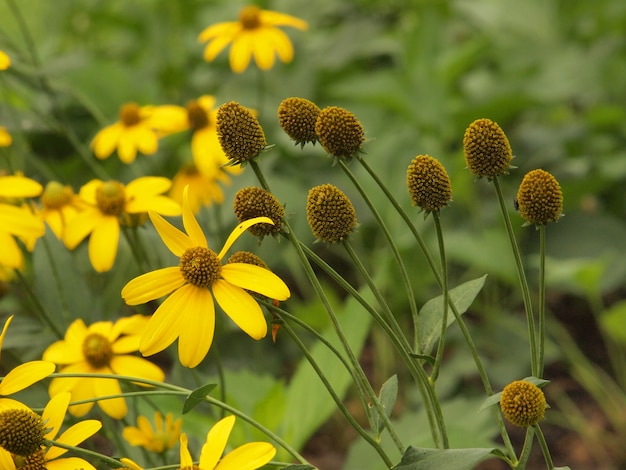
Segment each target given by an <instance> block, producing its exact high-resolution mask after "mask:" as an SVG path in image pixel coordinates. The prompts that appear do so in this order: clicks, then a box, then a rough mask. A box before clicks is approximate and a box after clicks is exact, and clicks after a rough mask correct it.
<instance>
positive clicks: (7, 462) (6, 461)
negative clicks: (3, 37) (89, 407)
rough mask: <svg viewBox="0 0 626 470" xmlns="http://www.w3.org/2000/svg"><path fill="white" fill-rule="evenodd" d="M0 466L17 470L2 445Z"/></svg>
mask: <svg viewBox="0 0 626 470" xmlns="http://www.w3.org/2000/svg"><path fill="white" fill-rule="evenodd" d="M0 52H2V51H0ZM0 468H2V469H4V470H16V468H15V462H13V457H11V454H10V452H9V451H8V450H4V447H0Z"/></svg>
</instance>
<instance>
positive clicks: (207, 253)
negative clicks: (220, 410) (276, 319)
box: [122, 188, 290, 367]
mask: <svg viewBox="0 0 626 470" xmlns="http://www.w3.org/2000/svg"><path fill="white" fill-rule="evenodd" d="M149 215H150V219H151V220H152V223H153V224H154V226H155V228H156V229H157V232H159V235H160V236H161V239H162V240H163V242H164V243H165V245H166V246H167V247H168V248H169V249H170V251H171V252H172V253H174V254H175V255H176V256H178V257H179V258H180V263H179V265H178V266H172V267H169V268H163V269H158V270H156V271H152V272H150V273H146V274H143V275H141V276H138V277H136V278H135V279H133V280H131V281H130V282H128V284H126V285H125V286H124V288H123V289H122V297H123V298H124V300H125V301H126V303H127V304H128V305H138V304H142V303H145V302H149V301H151V300H155V299H158V298H160V297H163V296H165V295H168V294H171V295H170V296H169V297H168V298H167V299H166V300H165V301H164V302H163V303H162V304H161V305H160V306H159V308H158V309H157V310H156V312H154V315H153V316H152V318H151V319H150V322H149V324H148V326H147V328H146V330H145V331H144V335H143V337H142V339H141V344H140V347H139V350H140V351H141V353H142V354H143V355H145V356H150V355H152V354H155V353H157V352H159V351H163V350H164V349H165V348H167V347H168V346H169V345H170V344H172V343H173V342H174V341H175V340H176V338H179V340H178V356H179V358H180V362H181V363H182V364H183V365H184V366H186V367H195V366H197V365H198V364H199V363H200V361H202V359H204V357H205V356H206V355H207V353H208V352H209V348H210V347H211V343H212V342H213V334H214V331H215V305H214V302H213V298H214V297H215V300H216V301H217V303H218V304H219V306H220V307H221V308H222V310H224V312H225V313H226V314H227V315H228V316H229V317H230V318H231V319H232V320H233V322H235V324H236V325H237V326H238V327H239V328H241V329H242V330H243V331H245V332H246V333H247V334H248V335H249V336H251V337H252V338H254V339H261V338H263V337H265V335H266V334H267V322H266V321H265V318H264V316H263V312H262V310H261V307H260V306H259V305H258V304H257V302H256V301H255V300H254V298H253V297H252V296H251V295H250V294H248V293H247V292H246V290H249V291H252V292H257V293H259V294H262V295H265V296H266V297H269V298H271V299H277V300H286V299H287V298H289V295H290V293H289V288H288V287H287V286H286V285H285V283H284V282H283V281H282V280H281V279H280V278H279V277H278V276H276V275H275V274H273V273H272V272H270V271H268V270H267V269H263V268H260V267H258V266H252V265H249V264H244V263H229V264H225V265H222V259H223V258H224V255H225V254H226V252H227V251H228V250H229V249H230V247H231V246H232V244H233V243H234V242H235V240H237V238H239V236H240V235H241V234H242V233H243V232H245V231H246V230H247V229H248V227H251V226H252V225H254V224H257V223H260V222H265V223H272V221H271V220H270V219H268V218H267V217H257V218H254V219H251V220H248V221H246V222H243V223H241V224H239V225H238V226H237V227H236V228H235V229H234V230H233V231H232V232H231V234H230V236H229V237H228V239H227V240H226V243H224V246H223V247H222V249H221V251H220V252H219V253H217V254H216V253H215V252H214V251H213V250H211V249H210V248H209V247H208V245H207V241H206V238H205V236H204V233H203V232H202V229H201V228H200V224H199V223H198V221H197V220H196V218H195V217H194V215H193V211H192V210H191V206H190V204H189V188H186V189H185V191H184V193H183V225H184V227H185V231H186V232H187V234H185V233H183V232H181V231H180V230H178V229H177V228H176V227H174V226H173V225H171V224H169V223H168V222H166V221H165V219H163V217H161V216H160V215H158V214H157V213H155V212H150V213H149Z"/></svg>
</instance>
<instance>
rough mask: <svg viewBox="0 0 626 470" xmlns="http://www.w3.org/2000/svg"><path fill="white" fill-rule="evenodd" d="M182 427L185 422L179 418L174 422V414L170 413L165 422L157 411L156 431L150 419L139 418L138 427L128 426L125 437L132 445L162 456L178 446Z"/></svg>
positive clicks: (155, 417) (125, 429) (155, 415)
mask: <svg viewBox="0 0 626 470" xmlns="http://www.w3.org/2000/svg"><path fill="white" fill-rule="evenodd" d="M182 425H183V420H182V419H180V418H178V419H177V420H176V421H174V416H173V415H172V413H168V414H167V415H166V416H165V422H163V415H162V414H161V412H160V411H157V412H155V413H154V429H153V428H152V424H151V423H150V421H148V418H146V417H145V416H139V417H138V418H137V427H134V426H126V427H125V428H124V431H123V436H124V439H126V440H127V441H128V443H129V444H130V445H133V446H141V447H144V448H146V449H147V450H149V451H151V452H156V453H158V454H160V453H162V452H165V451H166V450H168V449H171V448H172V447H174V446H175V445H176V443H177V442H178V438H179V437H180V429H181V427H182Z"/></svg>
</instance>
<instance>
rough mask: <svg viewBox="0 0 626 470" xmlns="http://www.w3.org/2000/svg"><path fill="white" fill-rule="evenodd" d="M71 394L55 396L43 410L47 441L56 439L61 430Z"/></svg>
mask: <svg viewBox="0 0 626 470" xmlns="http://www.w3.org/2000/svg"><path fill="white" fill-rule="evenodd" d="M70 397H71V394H70V393H69V392H63V393H59V394H58V395H55V396H53V397H52V398H51V399H50V401H49V402H48V404H47V405H46V407H45V408H44V410H43V413H42V415H41V417H42V418H43V420H44V422H45V423H46V430H47V431H46V434H45V438H46V439H54V438H55V437H56V435H57V434H58V433H59V429H61V425H62V424H63V420H64V419H65V412H66V411H67V406H68V405H69V404H70Z"/></svg>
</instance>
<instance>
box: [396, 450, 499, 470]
mask: <svg viewBox="0 0 626 470" xmlns="http://www.w3.org/2000/svg"><path fill="white" fill-rule="evenodd" d="M494 451H495V449H493V448H492V449H489V448H486V449H445V450H444V449H424V448H417V447H412V446H409V448H407V450H406V451H405V452H404V455H403V456H402V460H401V461H400V463H399V464H398V465H396V466H395V467H393V469H394V470H465V469H467V470H471V469H472V468H474V467H475V466H476V464H477V463H479V462H481V461H482V460H485V459H486V458H487V457H488V456H489V455H490V454H492V453H493V452H494Z"/></svg>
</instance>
